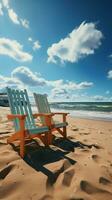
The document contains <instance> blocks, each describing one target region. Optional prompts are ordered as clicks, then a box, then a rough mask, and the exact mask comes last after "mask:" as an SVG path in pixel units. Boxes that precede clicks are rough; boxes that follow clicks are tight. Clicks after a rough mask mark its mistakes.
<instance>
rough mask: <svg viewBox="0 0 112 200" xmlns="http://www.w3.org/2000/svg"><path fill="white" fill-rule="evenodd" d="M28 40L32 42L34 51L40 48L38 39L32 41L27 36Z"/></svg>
mask: <svg viewBox="0 0 112 200" xmlns="http://www.w3.org/2000/svg"><path fill="white" fill-rule="evenodd" d="M28 41H29V42H30V43H31V44H32V48H33V50H34V51H36V50H37V49H40V48H41V45H40V42H39V41H38V40H36V41H34V40H33V39H32V38H31V37H29V38H28Z"/></svg>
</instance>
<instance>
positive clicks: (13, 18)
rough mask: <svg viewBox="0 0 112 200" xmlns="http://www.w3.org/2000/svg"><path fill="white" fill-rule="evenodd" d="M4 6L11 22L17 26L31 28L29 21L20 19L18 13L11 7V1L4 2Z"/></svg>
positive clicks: (3, 0)
mask: <svg viewBox="0 0 112 200" xmlns="http://www.w3.org/2000/svg"><path fill="white" fill-rule="evenodd" d="M2 5H3V7H4V8H5V9H6V11H7V12H8V16H9V18H10V20H11V21H12V22H13V23H14V24H17V25H22V26H23V27H24V28H29V21H28V20H26V19H22V18H20V17H19V16H18V15H17V13H16V12H15V11H14V10H13V9H12V8H11V7H10V6H9V0H2Z"/></svg>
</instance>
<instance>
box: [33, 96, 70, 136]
mask: <svg viewBox="0 0 112 200" xmlns="http://www.w3.org/2000/svg"><path fill="white" fill-rule="evenodd" d="M34 99H35V103H36V106H37V108H38V113H40V114H42V113H46V114H53V116H54V115H62V118H63V119H62V122H61V123H60V122H55V121H54V120H53V117H52V120H51V124H52V130H51V131H52V132H53V131H56V130H57V131H58V132H59V133H60V134H61V135H62V136H63V137H64V138H66V137H67V125H68V123H67V122H66V116H67V115H68V114H69V113H63V112H51V109H50V105H49V103H48V100H47V95H46V94H36V93H34ZM40 119H41V123H42V124H43V126H44V125H45V123H46V122H45V119H44V118H43V116H41V117H40ZM51 140H52V139H51Z"/></svg>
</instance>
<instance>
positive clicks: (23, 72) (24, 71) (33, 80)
mask: <svg viewBox="0 0 112 200" xmlns="http://www.w3.org/2000/svg"><path fill="white" fill-rule="evenodd" d="M11 77H12V78H16V79H17V80H19V81H21V82H22V83H23V84H25V85H28V86H31V87H32V86H33V87H35V86H44V85H45V84H46V81H45V80H44V79H43V78H42V77H40V75H39V76H38V75H37V74H34V73H33V72H32V71H31V70H30V69H28V68H27V67H24V66H21V67H17V68H16V69H14V70H13V72H12V73H11Z"/></svg>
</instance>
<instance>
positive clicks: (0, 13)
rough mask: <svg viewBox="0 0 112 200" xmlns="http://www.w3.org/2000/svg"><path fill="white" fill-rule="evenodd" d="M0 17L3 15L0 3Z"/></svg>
mask: <svg viewBox="0 0 112 200" xmlns="http://www.w3.org/2000/svg"><path fill="white" fill-rule="evenodd" d="M0 15H3V10H2V4H1V3H0Z"/></svg>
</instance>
